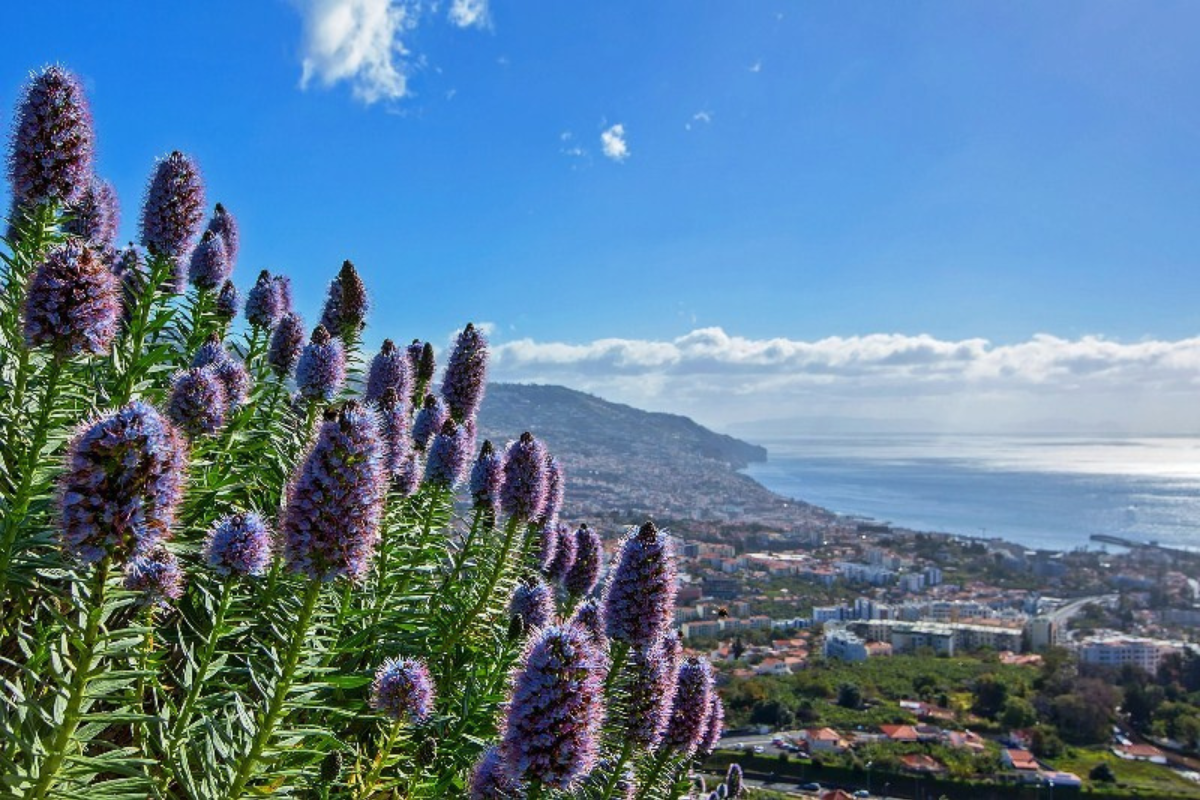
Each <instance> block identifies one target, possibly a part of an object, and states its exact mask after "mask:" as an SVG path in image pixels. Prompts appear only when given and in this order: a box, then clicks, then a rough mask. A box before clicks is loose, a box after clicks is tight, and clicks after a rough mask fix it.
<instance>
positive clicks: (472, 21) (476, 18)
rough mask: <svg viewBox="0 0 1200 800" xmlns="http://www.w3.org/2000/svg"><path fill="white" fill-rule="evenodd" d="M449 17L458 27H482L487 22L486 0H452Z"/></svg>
mask: <svg viewBox="0 0 1200 800" xmlns="http://www.w3.org/2000/svg"><path fill="white" fill-rule="evenodd" d="M449 18H450V21H451V22H452V23H454V24H455V25H457V26H458V27H460V28H484V27H487V24H488V0H454V2H452V3H451V4H450V12H449Z"/></svg>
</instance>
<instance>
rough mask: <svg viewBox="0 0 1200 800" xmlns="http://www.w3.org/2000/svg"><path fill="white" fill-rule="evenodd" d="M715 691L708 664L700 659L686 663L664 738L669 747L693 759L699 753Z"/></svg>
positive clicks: (679, 679)
mask: <svg viewBox="0 0 1200 800" xmlns="http://www.w3.org/2000/svg"><path fill="white" fill-rule="evenodd" d="M712 692H713V678H712V668H711V667H709V665H708V662H707V661H702V660H701V659H699V658H689V659H688V660H687V661H685V662H683V666H681V667H680V668H679V677H678V679H677V680H676V681H675V700H674V702H673V703H672V704H671V720H670V722H668V723H667V730H666V733H665V734H664V735H663V745H664V746H665V747H667V748H669V749H671V750H674V751H676V752H679V753H683V754H685V755H689V756H690V755H692V753H694V752H696V748H697V747H698V746H699V745H700V742H701V740H702V739H703V738H704V734H705V731H706V730H707V727H708V715H709V714H710V713H711V711H712V708H711V701H712Z"/></svg>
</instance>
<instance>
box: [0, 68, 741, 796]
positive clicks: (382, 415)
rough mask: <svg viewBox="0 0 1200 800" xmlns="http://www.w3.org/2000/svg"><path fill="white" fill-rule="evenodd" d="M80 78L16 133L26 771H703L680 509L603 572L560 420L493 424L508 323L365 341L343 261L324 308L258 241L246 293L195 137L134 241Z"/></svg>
mask: <svg viewBox="0 0 1200 800" xmlns="http://www.w3.org/2000/svg"><path fill="white" fill-rule="evenodd" d="M81 87H82V84H81V82H80V81H79V80H78V79H77V78H75V77H74V76H73V75H71V74H70V73H69V72H67V71H65V70H63V69H62V68H60V67H51V68H49V69H46V70H44V71H42V72H41V73H38V74H36V75H35V76H34V77H33V78H32V80H31V83H30V85H29V87H28V88H27V90H26V92H25V93H24V95H23V97H22V100H21V105H20V107H19V108H18V109H17V114H16V130H15V132H14V134H13V137H12V153H11V155H10V158H9V179H10V186H11V189H12V191H13V195H14V200H13V207H12V212H11V214H10V219H9V228H8V235H7V238H6V242H7V249H6V251H5V252H3V253H2V254H0V257H2V258H3V270H2V273H0V278H2V285H0V428H2V435H0V502H2V506H0V509H2V512H3V513H2V515H0V604H2V606H0V608H2V610H3V614H2V616H0V682H2V687H3V690H2V692H0V778H2V782H3V787H4V792H5V793H7V794H6V796H9V795H11V796H17V797H24V798H30V799H34V798H37V799H40V798H46V797H51V796H55V797H66V796H80V797H87V798H91V799H93V800H99V799H100V798H116V797H123V798H141V797H170V798H176V797H178V798H237V797H242V796H247V795H251V796H298V797H326V798H329V797H353V798H368V797H406V798H446V797H468V796H469V797H472V798H539V797H540V798H551V797H557V798H567V797H572V798H595V799H597V800H599V799H601V798H616V797H620V798H632V797H636V798H675V797H680V796H683V795H684V794H686V793H688V792H689V785H690V784H689V782H688V780H687V777H686V773H687V769H688V767H689V765H690V763H691V762H692V760H693V759H694V758H697V757H700V756H702V755H704V752H705V751H706V750H709V749H711V747H712V746H713V744H714V743H715V741H716V739H717V737H718V736H719V733H720V720H721V719H723V712H722V709H721V706H720V699H719V698H718V697H717V695H716V692H715V690H714V688H713V678H712V672H711V670H710V669H709V667H708V665H707V664H706V663H704V662H703V661H701V660H698V659H695V658H685V657H684V655H683V654H682V653H681V651H680V647H679V642H678V639H677V637H675V636H674V634H673V632H672V631H671V630H670V624H671V621H672V616H673V604H674V591H675V574H676V573H675V565H674V554H673V550H672V546H671V541H670V539H669V537H668V536H667V535H666V534H665V533H664V532H662V531H659V530H658V529H656V528H655V526H654V525H652V524H650V523H647V524H645V525H643V526H642V527H641V528H640V529H636V530H631V531H630V532H629V533H628V534H627V535H626V536H625V538H624V539H623V540H622V541H621V542H620V543H619V544H618V546H617V550H616V555H615V562H614V564H613V565H611V567H609V568H607V569H606V568H605V565H604V554H603V548H602V541H601V538H600V536H599V535H598V533H597V532H596V531H595V530H593V529H591V528H589V527H588V526H587V525H580V526H578V527H571V526H568V525H567V524H566V523H564V522H560V521H559V514H560V510H561V506H562V501H563V494H564V490H565V489H566V487H567V486H568V483H567V482H566V479H565V477H564V475H563V472H562V469H561V467H560V465H559V462H558V461H556V460H555V458H554V457H553V455H552V454H551V453H550V452H549V451H548V449H547V447H546V446H545V444H544V443H543V442H541V441H539V440H538V439H537V438H536V437H535V436H534V435H532V434H531V433H525V434H523V435H522V436H521V437H520V438H519V439H518V440H516V441H513V442H510V443H507V444H506V445H504V446H493V444H492V443H490V442H482V443H478V446H477V442H476V421H475V416H476V413H477V411H478V409H479V405H480V403H481V401H482V398H483V395H484V391H485V387H486V373H487V361H488V344H487V341H486V339H485V337H484V335H483V332H481V331H480V330H478V329H477V328H475V327H474V326H471V325H467V326H466V327H465V329H464V330H463V331H462V333H461V335H460V336H459V337H458V339H457V341H456V342H455V343H454V345H453V347H452V348H451V352H450V353H449V357H448V358H447V360H446V367H445V369H444V370H443V371H442V375H441V380H440V384H439V383H437V382H436V381H435V378H436V376H437V368H436V358H435V351H434V348H433V347H432V345H431V344H430V343H429V342H422V341H420V340H415V341H414V342H413V344H412V345H410V346H408V347H407V348H401V347H397V346H396V344H395V343H394V342H393V341H392V340H386V341H385V342H384V344H383V347H382V349H381V350H380V351H379V352H378V353H377V354H375V355H373V356H372V357H371V358H370V359H369V360H368V358H367V357H366V355H365V354H364V353H362V338H361V337H362V333H363V330H364V328H365V326H366V324H367V321H368V312H369V308H370V303H369V302H368V300H369V298H368V292H367V289H366V287H365V286H364V284H363V282H362V280H361V278H360V277H359V274H358V272H357V270H356V269H355V268H354V266H353V265H352V264H351V263H350V262H348V261H347V262H346V263H345V264H344V265H343V266H342V268H341V269H340V271H339V272H338V273H337V275H336V277H335V278H334V280H333V282H332V284H331V286H330V289H329V294H328V301H327V302H326V305H325V308H324V311H323V313H322V315H321V320H320V324H317V325H315V326H313V327H312V328H311V329H310V328H306V326H305V324H304V320H302V319H301V318H300V316H299V315H298V314H297V313H296V312H295V311H294V310H293V309H292V300H291V287H290V283H289V282H288V280H287V278H285V277H283V276H279V275H271V274H270V273H268V272H265V271H263V272H262V273H260V274H259V275H258V277H257V279H256V281H255V282H254V283H253V287H252V288H250V289H249V291H248V292H247V293H246V302H245V305H244V308H243V309H242V316H243V320H244V324H239V323H237V322H236V320H235V316H236V314H237V312H238V310H239V308H238V306H239V303H238V292H237V289H236V288H235V286H234V283H233V281H232V278H231V276H234V277H236V276H237V272H236V268H237V263H236V262H237V256H238V225H237V222H236V220H235V218H234V216H233V215H232V214H231V213H230V211H229V210H228V209H226V207H224V206H222V205H220V204H218V205H216V208H215V211H214V212H213V214H212V216H211V218H210V219H209V220H208V223H207V226H205V220H204V213H205V211H204V209H205V208H206V206H205V203H206V201H205V187H204V183H203V180H202V172H201V169H200V166H199V165H198V164H197V163H196V162H195V160H194V159H192V158H190V157H189V156H187V155H185V154H182V153H179V152H174V153H171V154H170V155H168V156H166V157H165V158H163V159H161V160H159V161H158V162H157V163H156V164H155V166H154V169H153V172H152V174H151V176H150V179H149V181H148V185H147V190H146V195H145V198H144V200H143V203H142V208H141V210H140V217H139V219H140V226H141V231H142V237H141V242H142V246H143V248H144V249H142V248H136V247H133V246H131V247H130V248H128V249H126V250H122V251H118V250H117V249H116V248H115V247H114V245H113V240H114V238H115V228H116V219H117V198H116V196H115V193H114V192H113V191H112V187H111V186H110V185H109V184H107V183H106V182H104V181H102V180H101V179H99V178H97V177H96V176H95V175H94V174H93V173H92V170H93V159H92V151H93V143H94V139H95V136H94V133H93V131H92V128H91V114H90V112H89V110H88V108H87V101H86V98H85V97H84V94H83V90H82V88H81ZM677 687H678V688H677ZM739 775H740V773H739ZM733 785H734V786H737V785H739V784H737V783H733ZM734 791H735V794H736V791H737V790H736V789H735V790H734Z"/></svg>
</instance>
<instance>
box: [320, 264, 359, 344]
mask: <svg viewBox="0 0 1200 800" xmlns="http://www.w3.org/2000/svg"><path fill="white" fill-rule="evenodd" d="M367 305H368V304H367V287H366V286H365V285H364V284H363V282H362V278H360V277H359V276H358V270H356V269H355V268H354V265H353V264H352V263H350V262H349V261H345V262H342V269H341V270H340V271H339V272H338V275H337V277H336V278H334V279H333V283H331V284H329V296H328V297H327V298H326V300H325V308H324V309H323V310H322V311H321V324H322V325H324V326H325V329H326V330H327V331H329V333H330V334H331V335H333V336H337V337H339V338H341V339H342V340H343V341H345V340H353V339H355V338H357V337H358V333H359V331H361V330H362V329H363V326H364V325H366V321H367Z"/></svg>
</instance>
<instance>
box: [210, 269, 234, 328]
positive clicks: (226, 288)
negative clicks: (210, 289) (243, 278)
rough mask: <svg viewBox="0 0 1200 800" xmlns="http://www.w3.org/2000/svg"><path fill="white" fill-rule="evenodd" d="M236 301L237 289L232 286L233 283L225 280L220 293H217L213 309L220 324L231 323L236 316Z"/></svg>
mask: <svg viewBox="0 0 1200 800" xmlns="http://www.w3.org/2000/svg"><path fill="white" fill-rule="evenodd" d="M238 299H239V298H238V290H237V287H236V286H234V285H233V281H231V280H229V279H228V278H226V279H225V282H224V283H222V284H221V291H219V292H217V300H216V306H215V308H214V309H213V310H214V311H215V312H216V314H217V317H218V318H219V319H220V320H221V321H222V322H226V323H228V322H232V321H233V318H234V317H236V316H237V312H238Z"/></svg>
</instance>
